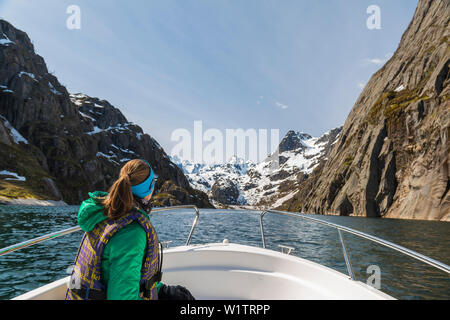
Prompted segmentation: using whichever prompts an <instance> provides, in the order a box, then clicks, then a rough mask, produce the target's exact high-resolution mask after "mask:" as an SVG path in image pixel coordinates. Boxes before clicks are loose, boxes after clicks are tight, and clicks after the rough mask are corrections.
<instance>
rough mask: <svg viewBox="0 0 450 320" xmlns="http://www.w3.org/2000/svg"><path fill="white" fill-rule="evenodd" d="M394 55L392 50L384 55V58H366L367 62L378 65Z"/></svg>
mask: <svg viewBox="0 0 450 320" xmlns="http://www.w3.org/2000/svg"><path fill="white" fill-rule="evenodd" d="M391 57H392V52H389V53H387V54H385V55H384V58H366V59H364V61H365V62H368V63H372V64H376V65H378V66H380V65H383V64H385V63H386V62H387V61H388V60H389V59H390V58H391Z"/></svg>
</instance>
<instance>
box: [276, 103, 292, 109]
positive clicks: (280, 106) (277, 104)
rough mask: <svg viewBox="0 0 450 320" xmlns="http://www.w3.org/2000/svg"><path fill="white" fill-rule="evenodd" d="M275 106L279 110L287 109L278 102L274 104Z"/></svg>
mask: <svg viewBox="0 0 450 320" xmlns="http://www.w3.org/2000/svg"><path fill="white" fill-rule="evenodd" d="M275 105H276V106H277V107H278V108H280V109H287V108H289V107H288V106H287V105H285V104H282V103H280V102H275Z"/></svg>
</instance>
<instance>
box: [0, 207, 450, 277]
mask: <svg viewBox="0 0 450 320" xmlns="http://www.w3.org/2000/svg"><path fill="white" fill-rule="evenodd" d="M179 209H194V210H195V215H196V216H195V218H194V221H193V222H192V226H191V230H190V232H189V235H188V238H187V240H186V246H189V245H190V243H191V240H192V236H193V234H194V231H195V228H196V227H197V224H198V221H199V218H200V211H199V209H198V208H197V206H195V205H181V206H174V207H164V208H154V209H153V210H152V212H164V211H174V210H179ZM250 211H258V212H261V213H260V228H261V239H262V247H263V248H266V235H265V230H264V222H263V218H264V216H265V215H266V214H267V213H271V214H278V215H284V216H289V217H293V218H297V219H304V220H308V221H312V222H315V223H318V224H322V225H325V226H328V227H332V228H334V229H336V230H337V231H338V235H339V239H340V242H341V246H342V251H343V255H344V259H345V264H346V266H347V272H348V275H349V277H350V278H351V279H352V280H355V274H354V272H353V268H352V264H351V260H350V256H349V254H348V249H347V247H346V244H345V240H344V234H343V232H347V233H351V234H354V235H356V236H358V237H361V238H364V239H367V240H370V241H372V242H375V243H378V244H381V245H383V246H385V247H388V248H391V249H393V250H395V251H398V252H401V253H403V254H405V255H408V256H410V257H412V258H414V259H416V260H420V261H422V262H424V263H426V264H428V265H431V266H433V267H435V268H437V269H440V270H442V271H444V272H446V273H449V274H450V267H449V266H448V265H446V264H444V263H442V262H440V261H437V260H435V259H432V258H430V257H427V256H424V255H422V254H420V253H417V252H415V251H413V250H410V249H407V248H405V247H402V246H400V245H397V244H395V243H392V242H389V241H387V240H383V239H380V238H378V237H375V236H372V235H369V234H367V233H364V232H361V231H358V230H354V229H351V228H348V227H344V226H341V225H338V224H334V223H331V222H328V221H325V220H322V219H317V218H313V217H310V216H309V215H306V214H301V213H291V212H285V211H278V210H272V209H270V210H263V211H261V210H250ZM78 231H81V228H80V227H73V228H69V229H65V230H62V231H58V232H54V233H50V234H47V235H44V236H41V237H38V238H35V239H31V240H28V241H25V242H22V243H19V244H15V245H12V246H9V247H6V248H3V249H0V256H3V255H6V254H9V253H12V252H14V251H17V250H20V249H23V248H26V247H29V246H33V245H36V244H38V243H41V242H44V241H47V240H51V239H55V238H58V237H62V236H64V235H68V234H71V233H74V232H78ZM287 248H290V247H287ZM291 249H292V248H291ZM290 251H292V250H288V252H289V253H290Z"/></svg>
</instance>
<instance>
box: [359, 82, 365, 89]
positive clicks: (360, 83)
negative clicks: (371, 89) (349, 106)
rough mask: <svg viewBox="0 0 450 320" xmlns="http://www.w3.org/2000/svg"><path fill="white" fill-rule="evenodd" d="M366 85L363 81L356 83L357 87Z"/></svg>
mask: <svg viewBox="0 0 450 320" xmlns="http://www.w3.org/2000/svg"><path fill="white" fill-rule="evenodd" d="M365 86H366V84H365V83H364V82H359V83H358V88H360V89H363V88H364V87H365Z"/></svg>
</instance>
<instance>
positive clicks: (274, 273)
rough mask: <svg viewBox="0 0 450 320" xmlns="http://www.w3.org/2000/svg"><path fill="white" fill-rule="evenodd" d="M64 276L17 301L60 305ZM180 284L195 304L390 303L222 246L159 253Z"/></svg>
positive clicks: (171, 281)
mask: <svg viewBox="0 0 450 320" xmlns="http://www.w3.org/2000/svg"><path fill="white" fill-rule="evenodd" d="M68 282H69V277H67V278H64V279H60V280H58V281H55V282H53V283H50V284H48V285H46V286H43V287H41V288H38V289H36V290H33V291H30V292H28V293H26V294H24V295H21V296H19V297H17V298H15V299H17V300H61V299H64V298H65V295H66V291H67V283H68ZM162 282H164V283H165V284H168V285H182V286H184V287H186V288H188V289H189V291H190V292H191V293H192V294H193V295H194V297H195V298H196V299H197V300H219V299H220V300H222V299H223V300H305V299H306V300H312V299H314V300H335V299H340V300H354V299H356V300H373V299H376V300H378V299H393V298H392V297H391V296H389V295H387V294H385V293H383V292H381V291H379V290H376V289H375V288H373V287H371V286H368V285H366V284H364V283H362V282H359V281H353V280H351V279H350V278H349V277H348V276H347V275H344V274H342V273H340V272H337V271H335V270H333V269H330V268H327V267H325V266H322V265H320V264H317V263H314V262H311V261H309V260H305V259H302V258H298V257H295V256H291V255H287V254H283V253H281V252H275V251H272V250H268V249H263V248H257V247H251V246H245V245H239V244H231V243H230V244H228V243H216V244H205V245H193V246H180V247H175V248H170V249H166V250H164V259H163V279H162Z"/></svg>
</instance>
